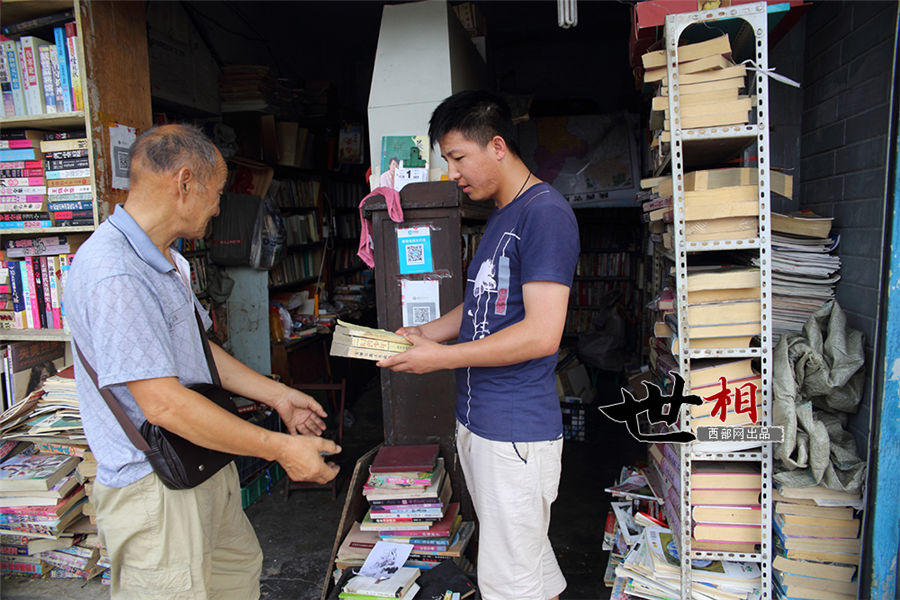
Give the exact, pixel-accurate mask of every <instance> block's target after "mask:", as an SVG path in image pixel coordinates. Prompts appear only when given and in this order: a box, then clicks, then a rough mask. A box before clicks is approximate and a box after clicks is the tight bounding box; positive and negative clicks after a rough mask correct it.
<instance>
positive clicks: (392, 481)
mask: <svg viewBox="0 0 900 600" xmlns="http://www.w3.org/2000/svg"><path fill="white" fill-rule="evenodd" d="M367 485H369V486H371V487H381V486H388V485H397V486H401V487H410V486H419V487H425V486H428V485H431V478H428V479H419V478H412V477H396V476H393V475H375V474H372V475H370V476H369V481H368V484H367Z"/></svg>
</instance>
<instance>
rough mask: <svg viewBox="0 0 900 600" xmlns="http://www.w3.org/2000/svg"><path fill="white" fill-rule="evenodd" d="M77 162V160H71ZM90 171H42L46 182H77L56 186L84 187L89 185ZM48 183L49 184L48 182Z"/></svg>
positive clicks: (82, 169) (86, 169)
mask: <svg viewBox="0 0 900 600" xmlns="http://www.w3.org/2000/svg"><path fill="white" fill-rule="evenodd" d="M73 160H79V159H77V158H76V159H73ZM47 162H58V161H47ZM90 176H91V170H90V169H88V168H81V169H56V170H47V171H44V179H47V180H60V179H77V180H78V182H77V183H76V182H74V181H67V182H66V183H63V184H58V185H79V184H80V185H85V184H88V183H90V180H89V178H90ZM48 183H49V182H48Z"/></svg>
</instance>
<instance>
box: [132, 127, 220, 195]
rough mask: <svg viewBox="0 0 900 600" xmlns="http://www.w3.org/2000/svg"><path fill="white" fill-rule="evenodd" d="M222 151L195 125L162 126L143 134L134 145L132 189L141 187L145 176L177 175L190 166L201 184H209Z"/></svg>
mask: <svg viewBox="0 0 900 600" xmlns="http://www.w3.org/2000/svg"><path fill="white" fill-rule="evenodd" d="M219 156H220V155H219V151H218V150H217V149H216V147H215V145H213V143H212V142H211V141H210V140H209V138H207V137H206V136H205V135H204V134H203V132H202V131H200V130H199V129H197V128H196V127H194V126H192V125H184V124H177V125H161V126H159V127H152V128H150V129H148V130H147V131H145V132H144V133H142V134H141V135H140V137H138V138H137V140H135V142H134V144H132V146H131V171H130V174H129V184H130V187H131V188H132V189H134V187H135V186H137V185H139V184H140V180H141V174H142V173H146V172H148V171H149V172H151V173H155V174H157V175H165V174H168V173H175V172H177V171H178V170H179V169H181V168H184V167H187V168H188V169H190V170H191V172H193V173H194V175H195V176H196V178H197V179H198V181H200V182H203V183H206V182H208V181H209V179H210V177H212V175H213V173H214V172H215V169H216V165H217V163H218V161H219V160H221V159H220V158H219Z"/></svg>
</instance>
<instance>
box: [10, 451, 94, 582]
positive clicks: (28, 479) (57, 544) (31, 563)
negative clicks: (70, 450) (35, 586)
mask: <svg viewBox="0 0 900 600" xmlns="http://www.w3.org/2000/svg"><path fill="white" fill-rule="evenodd" d="M0 452H2V453H4V458H3V462H2V463H0V572H2V573H4V574H17V575H25V576H31V577H54V578H84V579H89V578H92V577H95V576H96V575H99V574H101V573H103V572H104V571H106V570H107V568H108V566H109V565H108V564H107V563H106V562H105V561H104V560H103V558H102V557H101V553H100V548H99V544H98V540H97V536H96V529H95V528H93V527H91V525H90V523H88V522H87V519H85V518H84V507H85V505H86V503H87V499H86V497H85V489H84V484H83V482H82V479H81V477H80V474H79V473H78V465H79V459H78V457H76V456H71V455H68V454H52V453H44V452H41V453H36V452H35V451H34V446H33V445H32V444H29V443H25V442H16V441H6V442H2V443H0Z"/></svg>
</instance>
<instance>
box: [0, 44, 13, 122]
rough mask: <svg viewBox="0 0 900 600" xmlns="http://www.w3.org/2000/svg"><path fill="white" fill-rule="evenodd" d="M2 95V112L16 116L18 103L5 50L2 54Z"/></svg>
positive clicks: (0, 61)
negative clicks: (13, 91)
mask: <svg viewBox="0 0 900 600" xmlns="http://www.w3.org/2000/svg"><path fill="white" fill-rule="evenodd" d="M0 95H2V99H3V102H2V104H0V108H2V112H0V114H2V115H3V116H6V117H13V116H15V114H16V103H15V101H14V100H13V95H12V83H11V82H10V80H9V66H8V65H7V63H6V53H5V52H3V53H2V56H0Z"/></svg>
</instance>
